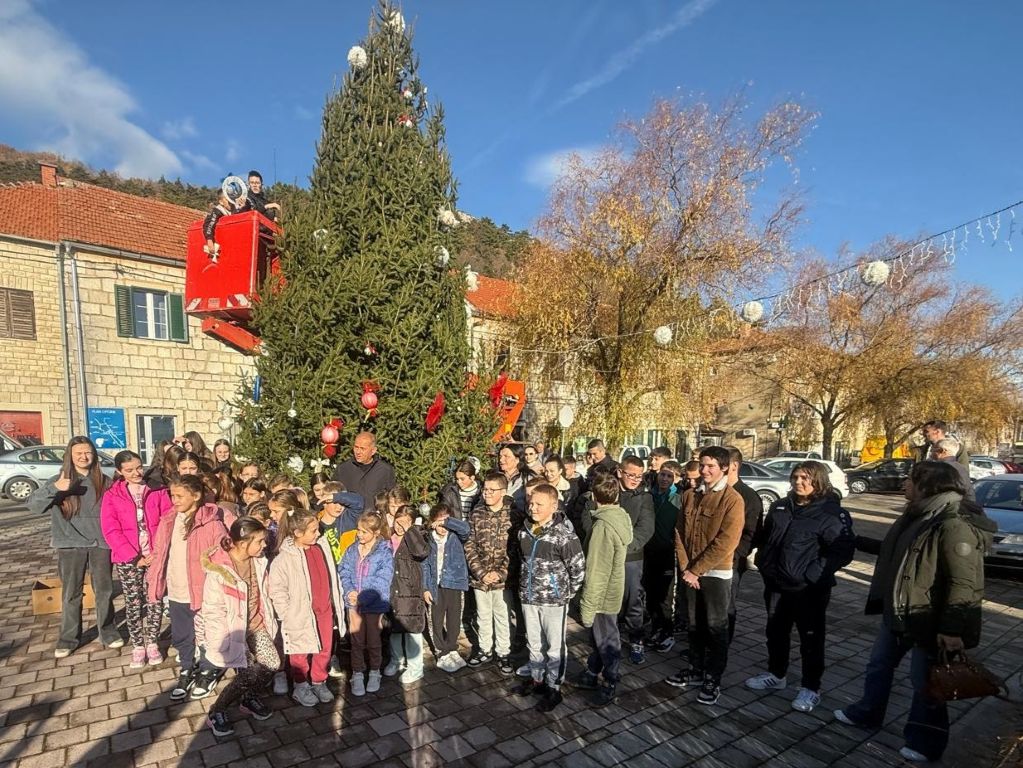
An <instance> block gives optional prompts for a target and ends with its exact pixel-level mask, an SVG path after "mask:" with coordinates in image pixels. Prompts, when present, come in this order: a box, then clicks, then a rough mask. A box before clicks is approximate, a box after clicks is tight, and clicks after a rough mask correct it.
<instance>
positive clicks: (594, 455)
mask: <svg viewBox="0 0 1023 768" xmlns="http://www.w3.org/2000/svg"><path fill="white" fill-rule="evenodd" d="M586 465H587V470H586V477H587V478H589V476H590V473H591V472H592V471H593V470H594V468H595V467H597V466H601V467H603V468H604V469H606V470H608V471H609V472H611V474H616V473H617V472H618V462H617V461H615V460H614V459H612V458H611V457H610V456H608V455H607V447H606V446H605V445H604V441H603V440H601V439H600V438H597V439H596V440H590V442H589V443H587V445H586Z"/></svg>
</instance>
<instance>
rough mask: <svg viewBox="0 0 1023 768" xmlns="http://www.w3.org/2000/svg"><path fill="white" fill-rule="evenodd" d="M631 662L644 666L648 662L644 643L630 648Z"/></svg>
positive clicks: (635, 644)
mask: <svg viewBox="0 0 1023 768" xmlns="http://www.w3.org/2000/svg"><path fill="white" fill-rule="evenodd" d="M629 661H631V662H632V663H633V664H642V663H643V662H644V661H646V654H645V653H644V652H643V644H642V643H633V644H632V645H631V646H630V647H629Z"/></svg>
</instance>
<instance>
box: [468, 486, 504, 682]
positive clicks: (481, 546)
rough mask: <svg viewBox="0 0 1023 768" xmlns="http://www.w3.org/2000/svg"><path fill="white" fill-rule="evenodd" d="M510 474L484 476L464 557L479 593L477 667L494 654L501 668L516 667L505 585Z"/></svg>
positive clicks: (471, 659)
mask: <svg viewBox="0 0 1023 768" xmlns="http://www.w3.org/2000/svg"><path fill="white" fill-rule="evenodd" d="M507 490H508V478H506V477H505V476H504V475H503V474H502V473H500V472H491V473H490V474H488V475H487V476H486V478H485V479H484V480H483V498H482V501H481V502H480V503H479V504H478V505H477V506H476V508H475V509H473V510H472V512H470V513H469V538H468V540H467V541H466V542H465V559H466V562H468V564H469V584H470V586H471V587H472V591H473V593H474V595H475V597H476V623H477V625H478V633H479V647H478V648H477V649H476V652H475V653H473V654H472V656H470V657H469V662H468V664H469V666H470V667H478V666H480V665H481V664H486V663H487V662H489V661H491V660H492V659H493V658H494V657H495V655H496V657H497V663H498V664H499V665H500V667H501V671H502V672H503V673H504V674H506V675H508V674H511V673H512V672H514V671H515V666H514V665H513V664H512V662H511V659H509V657H508V656H509V654H510V653H511V628H510V625H509V620H508V614H509V611H510V610H511V595H510V594H509V591H508V589H507V587H506V584H507V580H508V566H509V559H510V553H509V551H508V531H509V530H510V529H511V501H510V499H509V498H508V497H507V496H506V495H505V492H506V491H507Z"/></svg>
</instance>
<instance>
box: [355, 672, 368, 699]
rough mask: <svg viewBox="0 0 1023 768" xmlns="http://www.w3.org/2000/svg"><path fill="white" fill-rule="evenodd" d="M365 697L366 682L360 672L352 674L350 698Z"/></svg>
mask: <svg viewBox="0 0 1023 768" xmlns="http://www.w3.org/2000/svg"><path fill="white" fill-rule="evenodd" d="M365 695H366V680H365V679H364V678H363V676H362V672H352V696H365Z"/></svg>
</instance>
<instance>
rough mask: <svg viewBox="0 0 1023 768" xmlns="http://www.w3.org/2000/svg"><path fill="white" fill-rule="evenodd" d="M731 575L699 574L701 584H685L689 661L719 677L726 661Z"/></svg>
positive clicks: (697, 669)
mask: <svg viewBox="0 0 1023 768" xmlns="http://www.w3.org/2000/svg"><path fill="white" fill-rule="evenodd" d="M731 588H732V580H731V579H720V578H717V577H714V576H701V577H700V588H699V589H693V588H692V587H689V586H688V585H687V586H686V587H685V590H686V600H687V601H688V603H689V665H690V667H691V668H692V670H693V671H694V672H697V673H700V672H703V673H705V674H707V675H709V676H710V677H711V678H713V679H714V681H715V682H720V681H721V676H722V675H723V674H724V673H725V667H726V666H727V665H728V595H729V593H730V590H731Z"/></svg>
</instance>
